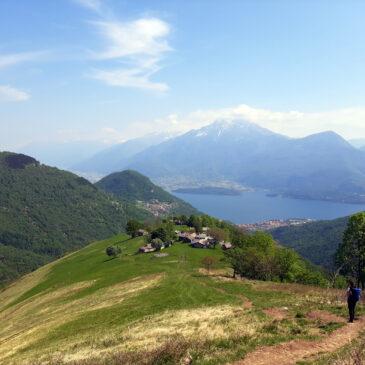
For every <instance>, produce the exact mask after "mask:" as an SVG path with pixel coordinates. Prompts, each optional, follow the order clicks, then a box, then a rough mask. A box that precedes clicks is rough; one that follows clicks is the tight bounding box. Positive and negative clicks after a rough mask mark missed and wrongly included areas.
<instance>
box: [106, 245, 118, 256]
mask: <svg viewBox="0 0 365 365" xmlns="http://www.w3.org/2000/svg"><path fill="white" fill-rule="evenodd" d="M105 253H106V254H107V255H108V256H109V257H113V258H116V257H117V256H118V255H120V254H121V253H122V250H121V249H120V247H117V246H109V247H107V248H106V250H105Z"/></svg>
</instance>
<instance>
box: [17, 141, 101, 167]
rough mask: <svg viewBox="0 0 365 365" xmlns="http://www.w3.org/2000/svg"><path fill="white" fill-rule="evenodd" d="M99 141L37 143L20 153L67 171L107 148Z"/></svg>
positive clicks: (22, 149) (21, 150)
mask: <svg viewBox="0 0 365 365" xmlns="http://www.w3.org/2000/svg"><path fill="white" fill-rule="evenodd" d="M106 146H107V145H106V144H105V143H102V142H98V141H74V142H59V143H56V142H37V143H31V144H29V145H27V146H24V147H22V148H20V149H19V151H18V152H19V153H24V154H26V155H29V156H33V157H34V158H36V159H37V160H38V161H40V162H41V163H44V164H46V165H49V166H55V167H58V168H61V169H66V168H68V167H69V166H71V165H74V164H76V163H78V162H81V161H83V160H85V159H87V158H89V157H91V156H92V155H94V154H95V153H97V152H99V151H101V150H103V149H105V148H106Z"/></svg>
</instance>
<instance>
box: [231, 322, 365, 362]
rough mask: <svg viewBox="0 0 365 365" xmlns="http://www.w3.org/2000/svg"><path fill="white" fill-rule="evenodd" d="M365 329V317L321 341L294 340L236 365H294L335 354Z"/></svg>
mask: <svg viewBox="0 0 365 365" xmlns="http://www.w3.org/2000/svg"><path fill="white" fill-rule="evenodd" d="M364 328H365V317H364V318H361V319H359V320H357V321H355V322H354V323H352V324H346V325H345V326H344V327H341V328H339V329H337V330H335V331H333V332H332V333H331V334H330V335H329V336H327V337H324V338H323V339H322V340H319V341H305V340H294V341H290V342H285V343H282V344H278V345H275V346H264V347H261V348H259V349H257V350H255V351H253V352H251V353H249V354H248V355H247V356H246V357H245V358H244V359H243V360H240V361H237V362H235V363H234V364H235V365H273V364H280V365H293V364H295V363H296V362H297V361H299V360H304V359H305V358H308V357H310V356H314V355H317V354H319V353H330V352H334V351H335V350H337V349H338V348H340V347H342V346H345V345H346V344H348V343H349V342H351V341H352V340H353V339H354V338H355V337H356V336H357V334H358V333H359V332H360V331H362V330H364Z"/></svg>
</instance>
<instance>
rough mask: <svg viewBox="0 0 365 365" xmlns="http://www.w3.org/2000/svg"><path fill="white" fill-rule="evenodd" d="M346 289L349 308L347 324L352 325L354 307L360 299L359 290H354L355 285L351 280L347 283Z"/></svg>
mask: <svg viewBox="0 0 365 365" xmlns="http://www.w3.org/2000/svg"><path fill="white" fill-rule="evenodd" d="M348 284H349V286H348V288H347V305H348V307H349V317H350V318H349V323H353V322H354V319H355V307H356V303H357V302H358V301H359V299H360V289H358V288H355V284H354V282H353V281H352V280H349V281H348Z"/></svg>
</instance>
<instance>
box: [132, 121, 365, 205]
mask: <svg viewBox="0 0 365 365" xmlns="http://www.w3.org/2000/svg"><path fill="white" fill-rule="evenodd" d="M128 168H132V169H136V170H138V171H140V172H141V173H143V174H146V175H147V176H149V177H151V178H154V179H158V181H162V182H164V181H166V182H167V184H168V182H169V181H176V180H179V179H181V181H185V184H186V185H187V186H186V187H188V184H189V181H190V182H196V181H198V182H204V181H208V182H209V181H212V180H219V179H223V180H230V181H234V182H238V183H240V184H243V185H246V186H247V185H248V186H251V187H254V188H263V189H269V190H272V191H275V192H277V193H281V194H284V195H290V196H293V197H300V198H309V199H324V200H338V201H348V202H363V201H365V153H364V152H362V151H360V150H358V149H356V148H354V147H353V146H351V145H350V144H349V143H348V142H346V141H345V140H344V139H343V138H342V137H340V136H339V135H337V134H336V133H334V132H323V133H318V134H315V135H311V136H308V137H305V138H298V139H294V138H287V137H285V136H282V135H278V134H275V133H272V132H270V131H269V130H267V129H264V128H261V127H259V126H257V125H255V124H252V123H248V122H244V121H233V122H225V121H219V122H215V123H213V124H211V125H209V126H207V127H204V128H201V129H199V130H194V131H191V132H188V133H186V134H184V135H182V136H179V137H176V138H173V139H171V140H169V141H167V142H164V143H161V144H159V145H157V146H152V147H150V148H148V149H147V150H145V151H142V152H141V153H139V154H137V155H136V156H134V157H133V158H132V159H131V162H130V164H129V167H128Z"/></svg>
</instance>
